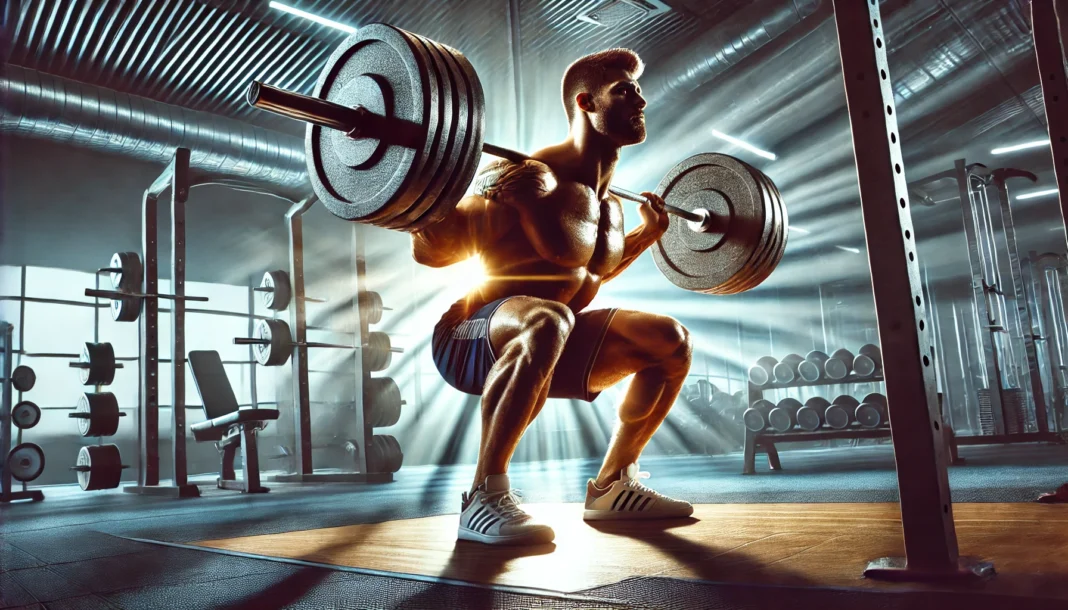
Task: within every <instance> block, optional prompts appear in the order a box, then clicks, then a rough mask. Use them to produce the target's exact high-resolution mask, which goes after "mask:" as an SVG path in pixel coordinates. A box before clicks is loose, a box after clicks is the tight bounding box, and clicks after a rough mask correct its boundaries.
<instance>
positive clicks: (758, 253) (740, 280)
mask: <svg viewBox="0 0 1068 610" xmlns="http://www.w3.org/2000/svg"><path fill="white" fill-rule="evenodd" d="M736 161H737V160H736ZM738 163H741V164H742V165H743V166H744V167H745V168H746V169H748V170H749V172H750V174H751V175H752V177H753V179H754V180H756V181H757V182H758V183H759V184H760V190H761V193H762V197H763V199H764V209H765V218H766V219H767V227H766V231H765V234H764V237H763V239H762V240H761V243H760V245H759V246H758V247H757V248H756V249H755V250H754V253H753V257H752V258H751V259H750V260H749V262H748V264H747V265H746V269H745V270H744V271H741V272H739V273H738V274H737V275H735V276H734V277H733V278H731V279H730V280H729V281H728V282H726V283H725V284H724V285H723V286H721V287H720V288H721V289H722V290H723V291H725V292H721V293H719V294H724V293H726V294H736V293H739V292H745V291H746V290H750V289H752V288H754V287H756V286H757V285H758V284H760V282H762V281H763V280H764V279H766V278H767V273H770V272H767V271H766V268H767V265H768V261H770V260H771V259H772V258H774V256H775V252H776V251H777V248H778V245H779V242H780V241H781V238H782V236H781V229H782V222H781V221H782V214H781V212H780V209H779V206H778V205H777V204H776V203H775V201H774V195H773V193H772V191H771V186H770V181H768V180H766V178H765V176H764V174H763V173H762V172H761V171H760V170H758V169H756V168H755V167H753V166H752V165H749V164H748V163H745V162H744V161H738Z"/></svg>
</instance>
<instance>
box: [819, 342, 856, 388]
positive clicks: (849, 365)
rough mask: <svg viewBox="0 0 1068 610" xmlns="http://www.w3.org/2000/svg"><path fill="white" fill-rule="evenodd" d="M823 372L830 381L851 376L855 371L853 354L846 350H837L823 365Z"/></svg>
mask: <svg viewBox="0 0 1068 610" xmlns="http://www.w3.org/2000/svg"><path fill="white" fill-rule="evenodd" d="M823 370H824V372H825V373H826V374H827V377H828V378H830V379H834V380H839V379H845V378H846V377H848V376H849V372H850V371H852V370H853V352H851V351H849V350H847V349H845V348H842V349H839V350H835V352H834V353H833V354H831V357H830V358H828V359H827V361H826V362H824V363H823Z"/></svg>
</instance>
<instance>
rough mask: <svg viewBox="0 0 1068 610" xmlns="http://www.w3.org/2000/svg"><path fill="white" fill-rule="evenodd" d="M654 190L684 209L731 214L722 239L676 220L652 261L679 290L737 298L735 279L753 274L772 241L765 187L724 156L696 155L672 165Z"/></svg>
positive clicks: (741, 166) (713, 154)
mask: <svg viewBox="0 0 1068 610" xmlns="http://www.w3.org/2000/svg"><path fill="white" fill-rule="evenodd" d="M656 192H657V194H658V195H660V196H661V197H663V198H664V200H665V201H666V202H667V203H669V204H671V205H674V206H676V207H679V208H682V209H684V210H695V209H698V208H705V209H709V210H712V211H714V212H720V213H722V212H721V210H726V209H729V210H730V221H729V223H728V224H727V226H726V228H725V231H724V234H723V237H722V238H721V239H718V240H716V239H714V238H713V239H709V238H705V237H703V235H702V234H699V233H696V232H694V231H693V230H692V229H690V228H689V226H688V224H687V223H685V222H673V223H671V224H669V225H668V230H667V231H666V232H665V233H664V235H663V236H662V237H661V238H660V240H659V241H658V242H657V243H656V244H655V245H654V247H653V248H652V250H653V260H654V261H655V262H656V265H657V267H658V268H660V271H661V272H662V273H663V274H664V276H665V277H667V278H668V280H669V281H671V282H672V283H673V284H675V285H676V286H679V287H680V288H684V289H686V290H692V291H695V292H705V293H709V294H733V293H734V292H733V291H731V290H730V285H731V282H732V280H736V279H737V277H738V276H739V275H741V276H744V275H745V274H748V273H749V272H750V270H751V269H750V267H749V265H750V264H751V261H752V259H753V257H754V255H755V254H756V253H757V251H758V250H759V248H760V246H761V245H762V244H765V243H766V240H767V239H768V238H770V234H771V230H772V227H773V223H772V222H770V221H772V219H769V218H767V205H766V202H765V196H764V189H763V185H762V184H761V183H760V182H759V181H758V180H757V179H756V178H755V177H754V176H753V175H752V173H751V172H750V171H749V168H748V167H747V166H746V165H745V164H743V163H741V162H739V161H738V160H736V159H734V158H732V157H728V156H726V155H719V154H715V153H704V154H699V155H694V156H692V157H690V158H688V159H685V160H684V161H682V162H680V163H679V164H678V165H676V166H675V167H673V168H672V169H671V170H670V171H669V172H668V173H667V175H666V176H664V179H663V180H661V181H660V184H659V185H658V186H657V189H656Z"/></svg>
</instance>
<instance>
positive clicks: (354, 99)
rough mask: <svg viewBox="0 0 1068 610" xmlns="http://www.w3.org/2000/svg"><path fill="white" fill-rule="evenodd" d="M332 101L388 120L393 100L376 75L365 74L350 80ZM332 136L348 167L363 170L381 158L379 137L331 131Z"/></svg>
mask: <svg viewBox="0 0 1068 610" xmlns="http://www.w3.org/2000/svg"><path fill="white" fill-rule="evenodd" d="M330 101H332V102H335V103H338V104H341V105H343V106H348V107H350V108H356V107H359V106H362V107H363V108H364V109H365V110H367V111H368V112H369V113H371V114H374V115H377V116H380V117H387V116H390V112H389V111H390V108H389V104H388V102H389V100H388V96H387V95H386V92H385V91H384V89H383V85H382V83H379V82H378V81H377V80H376V79H375V78H374V77H373V76H370V75H368V74H362V75H360V76H358V77H356V78H354V79H352V80H351V81H349V82H348V83H347V84H346V85H345V86H344V87H343V88H342V89H341V91H340V92H339V93H338V94H337V96H336V97H335V98H333V99H331V100H330ZM329 134H330V135H329V137H330V140H331V142H332V143H333V145H334V153H335V154H336V155H337V158H338V160H339V161H341V162H342V163H344V164H345V165H347V166H349V167H351V168H354V169H360V168H363V167H365V166H367V165H368V164H369V162H371V161H372V160H373V159H375V158H377V157H378V154H377V153H379V152H380V149H381V148H382V141H381V140H378V139H377V138H372V137H367V136H361V135H359V134H358V133H357V134H355V135H356V137H352V136H350V135H349V134H346V133H342V132H340V131H337V130H333V129H331V130H329Z"/></svg>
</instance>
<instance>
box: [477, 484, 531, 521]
mask: <svg viewBox="0 0 1068 610" xmlns="http://www.w3.org/2000/svg"><path fill="white" fill-rule="evenodd" d="M522 498H523V492H522V490H520V489H507V490H504V491H497V492H493V493H487V494H485V495H484V496H483V500H482V503H483V504H486V503H489V502H493V503H494V508H496V510H497V512H498V513H499V514H500V515H501V516H502V517H504V518H505V519H512V518H514V517H525V516H527V513H526V512H524V511H523V509H521V508H519V501H520V500H521V499H522Z"/></svg>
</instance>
